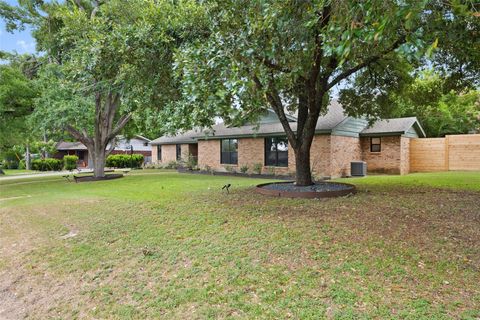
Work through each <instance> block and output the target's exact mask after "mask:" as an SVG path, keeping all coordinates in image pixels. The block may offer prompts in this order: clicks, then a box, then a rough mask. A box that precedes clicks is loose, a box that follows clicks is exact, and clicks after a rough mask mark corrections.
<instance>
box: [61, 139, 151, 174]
mask: <svg viewBox="0 0 480 320" xmlns="http://www.w3.org/2000/svg"><path fill="white" fill-rule="evenodd" d="M108 147H110V146H108ZM55 148H56V149H57V153H56V154H55V155H54V157H55V158H57V159H63V157H64V156H66V155H76V156H77V157H78V166H79V167H87V166H88V150H87V147H86V146H85V145H84V144H83V143H81V142H77V141H75V142H68V141H60V142H58V143H57V145H56V147H55ZM132 148H133V153H135V154H142V155H143V156H144V161H145V163H150V162H151V161H152V146H151V144H150V139H147V138H145V137H142V136H140V135H136V136H134V137H132V138H131V139H126V138H124V137H123V136H118V138H117V142H116V145H115V148H114V149H113V151H112V152H111V153H110V154H130V153H131V151H132Z"/></svg>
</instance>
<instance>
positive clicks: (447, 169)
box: [445, 135, 450, 171]
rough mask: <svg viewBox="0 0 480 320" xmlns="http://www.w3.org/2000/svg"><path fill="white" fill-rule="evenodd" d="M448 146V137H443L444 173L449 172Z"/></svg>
mask: <svg viewBox="0 0 480 320" xmlns="http://www.w3.org/2000/svg"><path fill="white" fill-rule="evenodd" d="M449 145H450V142H449V136H448V135H445V170H446V171H449V170H450V163H449V161H450V155H449V151H448V149H449Z"/></svg>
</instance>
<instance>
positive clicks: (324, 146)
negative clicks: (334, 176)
mask: <svg viewBox="0 0 480 320" xmlns="http://www.w3.org/2000/svg"><path fill="white" fill-rule="evenodd" d="M330 149H331V136H330V135H316V136H314V137H313V141H312V147H311V149H310V166H311V168H312V171H313V174H314V176H315V178H317V179H319V178H323V177H330V168H331V156H330ZM289 156H290V154H289ZM292 156H293V150H292ZM292 170H293V171H295V167H292Z"/></svg>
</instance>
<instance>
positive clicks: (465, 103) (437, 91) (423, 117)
mask: <svg viewBox="0 0 480 320" xmlns="http://www.w3.org/2000/svg"><path fill="white" fill-rule="evenodd" d="M449 86H450V83H449V79H448V78H444V77H442V76H441V75H440V74H438V73H435V72H433V71H428V72H424V73H422V74H421V75H419V76H418V77H417V78H416V79H415V80H414V81H413V82H412V83H411V84H410V85H408V86H406V87H405V88H404V90H403V91H402V92H400V93H399V94H394V95H393V96H392V97H391V100H392V102H393V106H394V108H393V112H392V114H391V115H390V116H391V117H413V116H416V117H417V118H418V119H419V120H420V123H421V124H422V126H423V128H424V129H425V132H426V133H427V136H429V137H442V136H445V135H446V134H462V133H463V134H465V133H469V132H476V131H479V130H480V91H478V90H464V91H463V92H456V91H454V90H453V89H450V91H446V90H447V88H449Z"/></svg>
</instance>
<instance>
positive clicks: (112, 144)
mask: <svg viewBox="0 0 480 320" xmlns="http://www.w3.org/2000/svg"><path fill="white" fill-rule="evenodd" d="M116 144H117V136H115V137H113V139H112V141H111V142H110V147H109V148H108V150H107V151H105V156H106V157H108V156H109V155H110V153H112V151H113V150H114V149H115V146H116Z"/></svg>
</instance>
